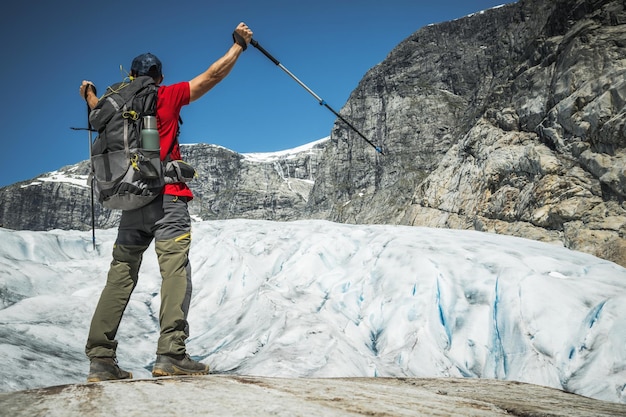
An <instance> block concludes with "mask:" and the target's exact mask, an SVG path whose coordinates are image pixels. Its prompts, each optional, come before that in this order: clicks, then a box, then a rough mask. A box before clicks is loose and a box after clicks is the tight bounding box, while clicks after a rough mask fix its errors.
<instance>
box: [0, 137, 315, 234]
mask: <svg viewBox="0 0 626 417" xmlns="http://www.w3.org/2000/svg"><path fill="white" fill-rule="evenodd" d="M325 142H326V141H323V140H322V141H319V143H317V144H314V145H313V146H311V147H304V148H303V149H295V150H294V151H293V152H289V151H284V152H277V153H272V154H254V155H241V154H238V153H236V152H233V151H230V150H228V149H226V148H222V147H219V146H213V145H188V146H183V147H181V152H182V157H183V159H184V160H185V161H187V162H189V163H190V164H191V165H193V166H194V167H195V168H196V170H197V172H198V174H199V178H198V179H196V180H194V181H192V182H190V183H189V186H190V187H191V189H192V191H193V193H194V195H195V198H194V200H192V201H191V203H190V205H189V210H190V213H191V214H192V216H194V217H195V218H197V219H202V220H209V219H230V218H246V219H267V220H296V219H299V218H302V216H303V213H304V207H305V205H306V201H307V198H308V195H309V192H310V191H311V188H312V187H313V181H314V177H315V174H316V169H317V165H318V163H319V161H318V159H319V158H320V157H321V150H322V148H323V146H324V145H325ZM88 174H89V163H88V162H87V161H84V162H81V163H80V164H77V165H72V166H68V167H64V168H61V169H60V170H59V171H56V172H52V173H48V174H44V175H42V176H41V177H39V178H36V179H33V180H31V181H25V182H22V183H18V184H13V185H11V186H8V187H4V188H2V189H0V216H1V219H2V220H1V221H0V222H1V223H2V224H3V226H4V227H7V228H11V229H15V230H51V229H74V230H87V229H89V228H91V192H90V189H89V187H88V185H87V176H88ZM94 207H95V218H96V227H97V228H110V227H115V226H117V224H118V222H119V218H120V215H121V212H120V211H111V210H107V209H105V208H103V207H102V206H101V205H100V204H99V203H98V202H97V201H96V202H95V204H94Z"/></svg>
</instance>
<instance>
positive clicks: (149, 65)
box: [130, 52, 162, 78]
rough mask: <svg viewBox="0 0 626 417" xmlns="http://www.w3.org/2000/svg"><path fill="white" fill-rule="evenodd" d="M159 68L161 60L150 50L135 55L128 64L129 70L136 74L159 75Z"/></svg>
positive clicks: (160, 68) (160, 67)
mask: <svg viewBox="0 0 626 417" xmlns="http://www.w3.org/2000/svg"><path fill="white" fill-rule="evenodd" d="M161 70H162V66H161V61H159V58H157V57H156V55H153V54H151V53H150V52H147V53H145V54H141V55H139V56H138V57H135V59H133V63H132V64H131V65H130V72H132V73H135V74H137V75H149V76H151V77H153V78H154V77H160V76H161V75H162V73H161Z"/></svg>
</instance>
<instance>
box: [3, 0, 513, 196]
mask: <svg viewBox="0 0 626 417" xmlns="http://www.w3.org/2000/svg"><path fill="white" fill-rule="evenodd" d="M510 2H512V0H511V1H502V0H437V1H419V0H410V1H409V0H382V1H381V0H333V1H329V0H315V1H311V2H306V3H305V2H300V1H295V0H291V1H286V0H270V1H259V0H239V1H233V2H228V5H226V2H210V1H206V0H203V1H189V0H177V1H165V0H155V1H152V2H150V1H147V2H128V1H120V0H109V1H106V2H96V1H78V0H63V1H60V2H50V1H42V0H40V1H30V2H21V3H19V5H18V4H17V3H14V2H4V3H3V4H2V6H0V10H1V12H0V33H1V35H2V36H1V38H0V39H1V42H0V43H1V45H0V56H2V61H3V63H2V65H1V66H0V74H1V76H2V81H3V89H2V95H1V106H2V107H1V109H0V117H2V119H1V121H2V146H3V155H4V157H3V161H4V162H3V163H2V164H1V165H0V166H1V168H0V186H4V185H8V184H12V183H15V182H17V181H22V180H27V179H30V178H33V177H36V176H37V175H39V174H41V173H45V172H49V171H53V170H55V169H58V168H60V167H62V166H64V165H70V164H74V163H77V162H80V161H82V160H85V159H87V158H88V152H89V143H88V139H87V132H84V131H82V132H81V131H78V132H77V131H72V130H70V126H77V127H84V126H86V117H87V115H86V105H85V103H84V101H83V100H82V99H81V98H80V96H79V94H78V88H79V85H80V83H81V81H82V80H83V79H88V80H91V81H93V82H94V83H95V84H96V86H97V87H98V93H102V92H104V90H105V88H106V86H107V85H110V84H112V83H114V82H118V81H120V80H121V78H122V74H121V72H120V69H119V67H120V65H122V66H123V67H124V69H125V70H127V71H128V70H129V68H130V62H131V61H132V59H133V57H135V56H136V55H139V54H140V53H143V52H147V51H149V52H152V53H154V54H155V55H157V56H158V57H159V58H160V59H161V61H162V62H163V72H164V75H165V81H164V84H170V83H174V82H178V81H186V80H189V79H191V78H193V77H194V76H196V75H197V74H199V73H201V72H203V71H204V70H205V69H206V68H208V66H209V65H210V64H211V63H212V62H213V61H214V60H215V59H217V58H219V57H220V56H221V55H222V54H223V53H224V52H226V50H227V49H228V47H229V46H230V44H231V42H232V38H231V33H232V31H233V29H234V28H235V27H236V25H237V24H238V23H239V22H240V21H244V22H246V23H247V24H248V25H249V26H250V28H251V29H252V30H253V31H254V38H255V39H256V40H257V41H258V42H259V43H260V44H261V45H262V46H263V47H265V49H267V50H268V51H269V52H270V53H271V54H273V55H274V56H275V57H276V58H277V59H278V60H279V61H280V62H281V63H282V64H283V65H284V66H285V67H286V68H287V69H289V70H290V71H291V72H292V73H294V74H295V75H296V76H297V77H298V78H300V80H302V81H303V82H304V83H305V84H306V85H308V86H309V87H310V88H311V89H312V90H313V91H315V92H316V93H317V94H318V95H319V96H321V97H322V98H323V99H324V100H326V102H327V103H328V104H329V105H330V106H331V107H333V108H334V109H335V110H337V111H339V110H340V109H341V107H343V105H344V104H345V102H346V101H347V99H348V97H349V95H350V93H351V92H352V91H353V90H354V89H355V88H356V86H357V84H358V82H359V81H360V80H361V78H362V77H363V76H364V75H365V73H366V72H367V70H369V69H370V68H372V67H373V66H374V65H376V64H378V63H379V62H381V61H382V60H383V59H385V57H386V56H387V54H388V53H389V52H390V51H391V50H392V49H393V48H394V47H395V46H396V45H397V44H398V43H400V42H401V41H402V40H404V39H405V38H407V37H408V36H409V35H411V34H412V33H413V32H415V31H417V30H418V29H420V28H421V27H423V26H425V25H428V24H431V23H438V22H442V21H447V20H452V19H456V18H459V17H462V16H465V15H467V14H470V13H473V12H477V11H480V10H485V9H488V8H491V7H494V6H497V5H500V4H503V3H510ZM215 3H217V5H215ZM182 117H183V120H184V126H183V130H182V133H181V142H182V143H213V144H218V145H221V146H224V147H227V148H229V149H232V150H235V151H238V152H268V151H277V150H283V149H288V148H292V147H296V146H299V145H302V144H305V143H308V142H311V141H314V140H317V139H320V138H322V137H325V136H328V135H329V134H330V131H331V129H332V126H333V122H334V120H335V117H334V115H333V114H332V113H331V112H329V111H328V110H327V109H325V108H324V107H322V106H320V105H318V104H317V102H316V101H315V99H314V98H313V97H312V96H310V95H309V94H308V93H307V92H306V91H305V90H304V89H303V88H302V87H300V86H299V85H298V84H296V83H295V82H294V81H293V80H292V79H291V78H289V77H288V76H287V74H285V73H284V72H283V71H282V70H280V68H278V67H277V66H275V65H274V64H273V63H272V62H271V61H269V60H268V59H267V58H266V57H265V56H263V55H262V54H261V53H260V52H259V51H257V50H256V49H254V48H252V47H250V48H249V49H248V50H247V51H246V52H245V53H244V54H243V56H242V57H241V58H240V60H239V62H238V63H237V66H236V67H235V68H234V70H233V71H232V72H231V74H230V75H229V76H228V77H227V78H226V80H224V81H223V82H222V83H221V84H219V85H218V86H217V87H215V88H214V89H213V90H211V91H210V92H209V93H208V94H207V95H205V96H204V97H202V98H201V99H200V100H198V101H196V102H194V103H192V104H191V105H190V106H187V107H185V108H184V109H183V112H182Z"/></svg>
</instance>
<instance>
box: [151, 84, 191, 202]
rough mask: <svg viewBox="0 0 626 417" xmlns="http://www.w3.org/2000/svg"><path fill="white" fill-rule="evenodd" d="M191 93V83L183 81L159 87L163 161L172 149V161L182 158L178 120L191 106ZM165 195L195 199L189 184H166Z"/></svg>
mask: <svg viewBox="0 0 626 417" xmlns="http://www.w3.org/2000/svg"><path fill="white" fill-rule="evenodd" d="M189 98H190V91H189V82H187V81H183V82H180V83H177V84H172V85H162V86H160V87H159V92H158V95H157V129H158V130H159V136H160V138H161V160H162V161H164V160H165V158H166V157H167V152H168V151H169V150H170V149H171V150H172V152H171V153H170V157H171V159H174V160H177V159H181V158H180V146H179V144H178V141H177V140H176V133H177V132H178V118H179V117H180V110H181V109H182V107H183V106H186V105H187V104H189ZM163 193H164V194H170V195H175V196H179V197H187V198H189V200H191V199H192V198H193V193H192V192H191V190H190V189H189V187H187V184H185V183H182V182H177V183H175V184H165V187H164V189H163Z"/></svg>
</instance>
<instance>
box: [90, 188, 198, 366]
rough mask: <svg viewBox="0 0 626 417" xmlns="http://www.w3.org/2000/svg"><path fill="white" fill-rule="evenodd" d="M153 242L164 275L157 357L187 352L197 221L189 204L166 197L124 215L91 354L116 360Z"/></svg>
mask: <svg viewBox="0 0 626 417" xmlns="http://www.w3.org/2000/svg"><path fill="white" fill-rule="evenodd" d="M152 239H155V240H156V241H155V250H156V254H157V257H158V261H159V268H160V270H161V277H162V279H163V280H162V283H161V310H160V313H159V323H160V325H161V333H160V337H159V342H158V346H157V352H156V353H157V354H159V355H162V354H182V353H185V340H186V339H187V338H188V337H189V325H188V323H187V314H188V312H189V303H190V301H191V266H190V265H189V246H190V244H191V220H190V217H189V211H188V209H187V200H186V199H185V198H179V197H175V196H171V195H164V196H161V197H158V198H157V199H155V200H154V201H153V202H152V203H150V204H148V205H147V206H145V207H142V208H140V209H137V210H129V211H124V212H122V218H121V220H120V226H119V229H118V234H117V240H116V241H115V245H114V246H113V261H112V262H111V267H110V269H109V273H108V275H107V282H106V285H105V287H104V289H103V290H102V294H101V295H100V301H99V302H98V305H97V306H96V310H95V312H94V315H93V318H92V321H91V328H90V330H89V336H88V339H87V345H86V347H85V353H86V354H87V356H88V357H89V358H90V359H91V358H95V357H113V358H114V357H115V352H116V348H117V341H116V340H115V335H116V334H117V330H118V327H119V325H120V321H121V320H122V315H123V314H124V310H125V309H126V306H127V304H128V301H129V299H130V296H131V294H132V292H133V290H134V289H135V286H136V285H137V280H138V276H139V267H140V266H141V260H142V257H143V253H144V252H145V250H146V249H147V248H148V246H149V245H150V243H151V242H152Z"/></svg>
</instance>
